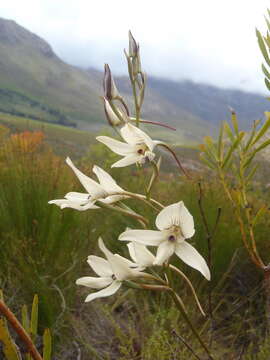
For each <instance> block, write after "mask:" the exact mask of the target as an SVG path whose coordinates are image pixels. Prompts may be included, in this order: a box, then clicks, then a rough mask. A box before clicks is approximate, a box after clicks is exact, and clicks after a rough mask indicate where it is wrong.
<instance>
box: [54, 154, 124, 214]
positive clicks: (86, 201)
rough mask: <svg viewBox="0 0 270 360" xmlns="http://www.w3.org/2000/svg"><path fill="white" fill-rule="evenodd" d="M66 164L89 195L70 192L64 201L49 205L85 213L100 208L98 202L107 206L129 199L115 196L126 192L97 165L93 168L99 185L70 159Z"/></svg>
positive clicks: (55, 201) (56, 201)
mask: <svg viewBox="0 0 270 360" xmlns="http://www.w3.org/2000/svg"><path fill="white" fill-rule="evenodd" d="M66 163H67V164H68V165H69V166H70V167H71V169H72V170H73V171H74V173H75V175H76V176H77V178H78V179H79V181H80V182H81V184H82V185H83V187H84V188H85V190H86V191H87V193H86V194H85V193H78V192H69V193H67V194H66V195H65V198H64V199H58V200H51V201H49V204H55V205H58V206H60V207H61V209H64V208H66V207H69V208H73V209H75V210H80V211H83V210H88V209H97V208H98V207H97V206H96V205H94V203H95V201H97V200H100V201H101V202H103V203H105V204H112V203H115V202H117V201H119V200H123V199H126V198H127V197H128V196H126V195H113V194H114V193H119V192H120V193H121V192H123V191H124V190H123V189H122V188H121V187H120V186H118V185H117V184H116V182H115V180H114V179H113V178H112V177H111V175H109V174H108V173H107V172H106V171H104V170H102V169H101V168H100V167H98V166H96V165H95V166H94V167H93V172H94V173H95V174H96V176H97V178H98V180H99V183H98V182H96V181H94V180H92V179H91V178H89V177H88V176H86V175H84V174H83V173H82V172H81V171H80V170H79V169H77V168H76V166H75V165H74V164H73V162H72V161H71V160H70V158H67V159H66Z"/></svg>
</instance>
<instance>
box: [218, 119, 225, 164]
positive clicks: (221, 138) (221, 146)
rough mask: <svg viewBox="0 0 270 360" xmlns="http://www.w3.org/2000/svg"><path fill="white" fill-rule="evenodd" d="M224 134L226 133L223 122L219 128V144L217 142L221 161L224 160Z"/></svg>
mask: <svg viewBox="0 0 270 360" xmlns="http://www.w3.org/2000/svg"><path fill="white" fill-rule="evenodd" d="M223 134H224V124H223V123H222V125H221V126H220V129H219V136H218V144H217V153H218V159H219V160H221V161H222V160H223V150H224V143H223Z"/></svg>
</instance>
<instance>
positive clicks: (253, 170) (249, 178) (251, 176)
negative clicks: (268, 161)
mask: <svg viewBox="0 0 270 360" xmlns="http://www.w3.org/2000/svg"><path fill="white" fill-rule="evenodd" d="M258 167H259V164H256V165H255V166H254V167H253V169H251V171H250V172H249V174H248V175H247V177H246V183H247V184H248V183H249V182H250V181H251V180H252V178H253V176H254V175H255V174H256V171H257V170H258Z"/></svg>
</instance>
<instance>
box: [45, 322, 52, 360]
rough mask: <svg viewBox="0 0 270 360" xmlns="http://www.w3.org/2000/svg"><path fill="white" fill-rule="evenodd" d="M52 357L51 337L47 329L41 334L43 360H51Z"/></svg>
mask: <svg viewBox="0 0 270 360" xmlns="http://www.w3.org/2000/svg"><path fill="white" fill-rule="evenodd" d="M51 356H52V337H51V332H50V330H49V329H45V331H44V334H43V360H51Z"/></svg>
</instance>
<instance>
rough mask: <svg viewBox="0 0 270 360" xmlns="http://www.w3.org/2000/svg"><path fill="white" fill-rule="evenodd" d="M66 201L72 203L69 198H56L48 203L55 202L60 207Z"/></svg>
mask: <svg viewBox="0 0 270 360" xmlns="http://www.w3.org/2000/svg"><path fill="white" fill-rule="evenodd" d="M65 203H70V201H69V200H67V199H56V200H50V201H48V204H54V205H57V206H59V207H61V206H62V204H65Z"/></svg>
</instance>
